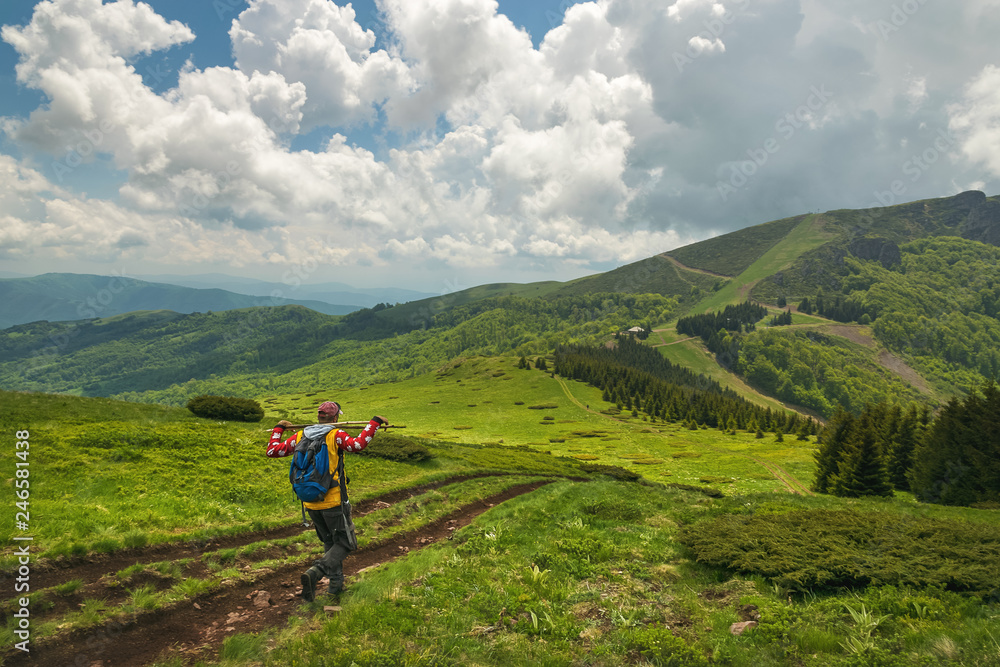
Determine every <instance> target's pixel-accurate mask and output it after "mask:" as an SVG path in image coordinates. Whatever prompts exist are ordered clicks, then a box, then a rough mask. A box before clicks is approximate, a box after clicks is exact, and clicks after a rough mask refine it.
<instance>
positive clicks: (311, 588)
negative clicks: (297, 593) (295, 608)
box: [302, 567, 323, 602]
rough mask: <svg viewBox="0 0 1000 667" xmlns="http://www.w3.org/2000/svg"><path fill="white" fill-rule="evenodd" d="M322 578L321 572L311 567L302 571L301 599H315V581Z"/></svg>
mask: <svg viewBox="0 0 1000 667" xmlns="http://www.w3.org/2000/svg"><path fill="white" fill-rule="evenodd" d="M322 578H323V573H322V572H320V571H319V570H318V569H317V568H315V567H311V568H309V569H308V570H306V571H305V572H303V573H302V599H303V600H305V601H306V602H312V601H313V600H315V599H316V583H317V582H318V581H319V580H320V579H322Z"/></svg>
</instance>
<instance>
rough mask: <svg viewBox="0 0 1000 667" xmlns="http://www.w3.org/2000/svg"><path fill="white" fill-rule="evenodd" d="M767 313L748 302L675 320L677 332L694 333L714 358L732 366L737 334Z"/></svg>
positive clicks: (754, 325) (737, 349) (736, 354)
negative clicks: (719, 310)
mask: <svg viewBox="0 0 1000 667" xmlns="http://www.w3.org/2000/svg"><path fill="white" fill-rule="evenodd" d="M766 316H767V308H765V307H764V306H761V305H760V304H757V303H753V302H751V301H745V302H744V303H741V304H738V305H730V306H726V307H725V309H723V310H722V311H721V312H715V313H706V314H703V315H690V316H688V317H682V318H680V319H679V320H677V325H676V327H677V333H679V334H685V335H688V336H698V337H699V338H701V339H702V340H703V341H704V342H705V346H706V347H707V348H708V350H709V351H710V352H711V353H712V354H714V355H715V356H716V360H717V361H718V362H719V363H720V364H722V365H723V366H725V367H726V368H732V367H733V366H735V365H736V362H737V360H738V359H739V354H740V342H739V341H740V334H741V333H743V332H750V331H753V330H755V329H756V328H757V322H759V321H760V320H761V319H763V318H764V317H766Z"/></svg>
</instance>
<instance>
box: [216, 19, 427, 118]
mask: <svg viewBox="0 0 1000 667" xmlns="http://www.w3.org/2000/svg"><path fill="white" fill-rule="evenodd" d="M356 18H357V17H356V15H355V12H354V9H353V8H352V7H351V6H350V5H347V6H346V7H340V6H338V5H336V4H334V3H333V2H330V0H293V1H284V0H282V1H281V2H278V1H277V0H254V1H253V2H251V3H250V7H249V8H248V9H246V10H244V11H243V12H242V13H241V14H240V15H239V18H238V19H236V20H235V21H233V25H232V28H231V29H230V31H229V35H230V38H231V40H232V43H233V53H234V55H235V56H236V65H237V67H238V68H239V69H240V70H241V71H243V72H244V73H245V74H247V75H248V76H249V75H252V74H253V73H254V72H262V73H271V72H274V73H277V74H280V75H281V76H282V77H283V78H284V80H286V81H289V82H294V83H300V84H302V85H303V87H304V88H303V89H304V90H305V91H306V92H307V96H308V99H307V101H306V102H305V104H304V105H303V109H302V110H303V118H304V120H303V125H304V128H305V129H306V130H309V129H312V128H314V127H316V126H320V125H328V126H331V127H341V126H348V125H351V124H354V123H358V122H362V121H371V120H372V119H373V118H374V115H375V107H376V105H378V104H381V103H383V102H384V101H385V100H386V99H388V98H390V97H393V98H394V97H398V96H400V95H403V94H405V93H407V92H408V91H409V90H410V88H411V87H412V85H413V82H412V77H411V75H410V71H409V67H408V66H407V64H406V63H404V62H403V60H402V59H401V58H399V57H398V56H397V55H394V54H390V53H389V52H387V51H385V50H384V49H379V50H375V49H374V46H375V33H374V32H372V31H371V30H366V29H364V28H362V27H361V26H360V25H359V24H358V23H357V20H356ZM289 131H293V132H294V129H290V130H289Z"/></svg>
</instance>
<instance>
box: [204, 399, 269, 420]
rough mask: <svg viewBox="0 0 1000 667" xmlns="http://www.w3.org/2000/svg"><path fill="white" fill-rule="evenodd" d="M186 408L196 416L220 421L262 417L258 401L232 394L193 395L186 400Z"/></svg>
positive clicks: (262, 411)
mask: <svg viewBox="0 0 1000 667" xmlns="http://www.w3.org/2000/svg"><path fill="white" fill-rule="evenodd" d="M187 409H188V410H190V411H191V412H192V413H194V414H195V415H197V416H198V417H204V418H205V419H220V420H222V421H238V422H259V421H260V420H261V419H263V418H264V408H262V407H261V406H260V403H258V402H257V401H254V400H252V399H249V398H237V397H234V396H207V395H204V396H195V397H194V398H192V399H191V400H189V401H188V402H187Z"/></svg>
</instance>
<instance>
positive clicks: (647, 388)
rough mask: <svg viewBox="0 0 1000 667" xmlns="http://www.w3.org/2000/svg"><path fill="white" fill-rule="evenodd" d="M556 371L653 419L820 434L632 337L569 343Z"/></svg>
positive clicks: (808, 423) (557, 358) (790, 415)
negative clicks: (605, 344)
mask: <svg viewBox="0 0 1000 667" xmlns="http://www.w3.org/2000/svg"><path fill="white" fill-rule="evenodd" d="M554 369H555V372H556V373H558V374H559V375H561V376H563V377H567V378H572V379H576V380H582V381H584V382H586V383H588V384H590V385H592V386H594V387H597V388H598V389H601V390H602V392H603V393H602V398H603V399H604V400H605V401H608V402H611V403H615V404H616V406H617V407H618V409H623V410H630V411H632V414H633V415H634V416H638V414H639V413H640V412H643V413H645V414H646V415H647V416H649V417H650V418H652V419H654V420H656V419H659V420H663V421H669V422H683V423H685V424H687V425H688V426H689V427H691V426H693V427H694V428H698V427H699V426H707V427H710V428H719V429H722V430H726V431H736V430H745V431H750V432H756V433H758V434H760V435H761V436H762V435H763V432H764V431H771V432H774V433H778V434H782V433H796V434H799V435H801V436H803V437H806V436H808V435H809V434H811V433H813V432H815V431H816V428H817V427H816V424H815V422H814V421H813V420H812V419H808V418H805V417H801V416H800V415H798V414H795V413H790V412H775V411H772V410H771V409H770V408H763V407H760V406H757V405H755V404H753V403H750V402H749V401H746V400H744V399H743V398H741V397H740V396H739V395H737V394H736V393H735V392H734V391H732V390H731V389H724V388H723V387H722V386H721V385H719V384H718V383H717V382H715V381H714V380H711V379H709V378H706V377H705V376H704V375H699V374H695V373H693V372H692V371H690V370H689V369H687V368H684V367H682V366H678V365H676V364H673V363H671V362H670V361H668V360H667V359H665V358H664V357H663V356H662V355H660V353H659V352H657V351H656V350H655V349H653V348H650V347H648V346H645V345H641V344H640V343H638V342H636V341H635V340H634V339H632V338H631V337H629V336H623V337H620V338H619V340H618V343H617V345H615V346H613V347H598V346H582V345H563V346H560V347H558V348H557V349H556V354H555V366H554Z"/></svg>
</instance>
